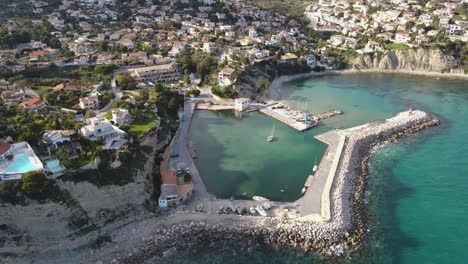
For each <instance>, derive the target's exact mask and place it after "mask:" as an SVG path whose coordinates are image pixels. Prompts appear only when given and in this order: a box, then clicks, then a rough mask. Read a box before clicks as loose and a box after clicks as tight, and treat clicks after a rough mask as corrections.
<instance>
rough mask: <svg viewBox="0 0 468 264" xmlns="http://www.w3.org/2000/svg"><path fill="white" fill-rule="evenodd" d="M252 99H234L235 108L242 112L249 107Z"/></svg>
mask: <svg viewBox="0 0 468 264" xmlns="http://www.w3.org/2000/svg"><path fill="white" fill-rule="evenodd" d="M249 106H250V99H249V98H237V99H235V100H234V109H235V110H236V111H239V112H242V111H244V110H245V109H247V108H249Z"/></svg>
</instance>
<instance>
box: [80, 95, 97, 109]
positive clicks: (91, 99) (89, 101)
mask: <svg viewBox="0 0 468 264" xmlns="http://www.w3.org/2000/svg"><path fill="white" fill-rule="evenodd" d="M79 105H80V108H81V109H97V108H98V107H99V98H98V97H97V96H87V97H83V98H80V103H79Z"/></svg>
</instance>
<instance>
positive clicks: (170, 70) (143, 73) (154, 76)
mask: <svg viewBox="0 0 468 264" xmlns="http://www.w3.org/2000/svg"><path fill="white" fill-rule="evenodd" d="M130 75H131V76H132V77H133V78H134V79H135V81H137V82H144V83H149V82H150V83H164V82H171V81H177V80H179V79H180V78H181V74H180V73H179V70H178V69H177V66H176V64H175V63H171V64H162V65H155V66H148V67H141V68H135V69H132V70H131V71H130Z"/></svg>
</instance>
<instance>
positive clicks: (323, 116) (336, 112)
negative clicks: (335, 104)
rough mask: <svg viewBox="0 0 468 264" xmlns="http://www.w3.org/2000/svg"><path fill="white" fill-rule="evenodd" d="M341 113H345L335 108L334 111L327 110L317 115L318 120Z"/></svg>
mask: <svg viewBox="0 0 468 264" xmlns="http://www.w3.org/2000/svg"><path fill="white" fill-rule="evenodd" d="M341 114H343V111H341V110H333V111H330V112H325V113H321V114H318V115H316V116H315V117H316V119H317V120H324V119H327V118H330V117H334V116H337V115H341Z"/></svg>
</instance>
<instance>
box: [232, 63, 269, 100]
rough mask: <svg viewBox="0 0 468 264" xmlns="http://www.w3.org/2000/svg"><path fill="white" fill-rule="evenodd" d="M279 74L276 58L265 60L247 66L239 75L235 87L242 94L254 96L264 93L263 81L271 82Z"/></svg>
mask: <svg viewBox="0 0 468 264" xmlns="http://www.w3.org/2000/svg"><path fill="white" fill-rule="evenodd" d="M276 75H277V65H276V62H275V61H274V60H264V61H261V62H257V63H253V64H251V65H248V66H246V67H245V68H244V69H243V70H242V72H241V73H240V75H239V76H238V77H237V80H236V82H235V83H234V87H235V88H236V90H237V91H238V92H239V94H240V95H241V96H244V97H252V96H255V95H258V94H261V93H262V88H261V87H260V83H261V81H264V82H267V83H271V82H272V81H273V80H274V79H275V77H276Z"/></svg>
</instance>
